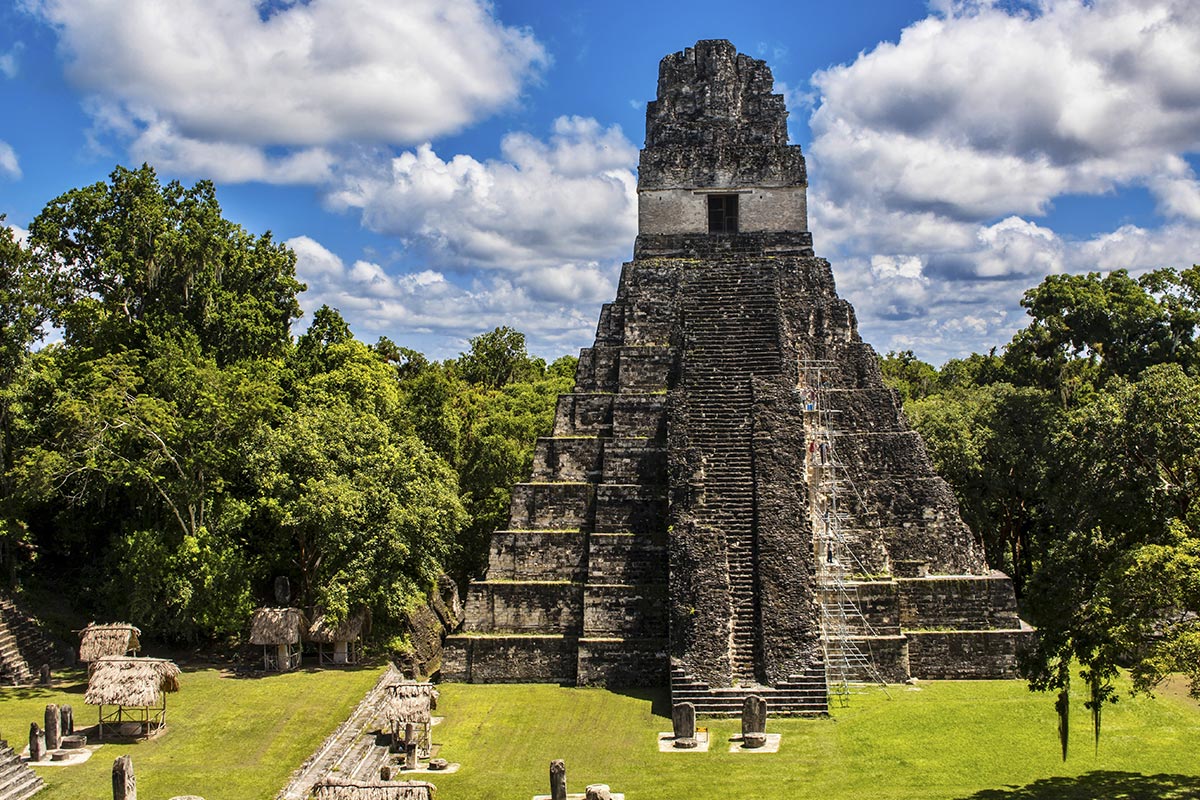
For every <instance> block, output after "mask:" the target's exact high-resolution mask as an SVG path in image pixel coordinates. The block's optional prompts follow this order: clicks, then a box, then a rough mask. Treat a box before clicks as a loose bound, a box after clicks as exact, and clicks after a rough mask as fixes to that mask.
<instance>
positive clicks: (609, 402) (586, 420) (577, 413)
mask: <svg viewBox="0 0 1200 800" xmlns="http://www.w3.org/2000/svg"><path fill="white" fill-rule="evenodd" d="M612 426H613V395H611V394H583V393H580V394H564V395H560V396H559V398H558V405H557V406H555V410H554V433H555V434H556V435H558V436H597V435H600V434H603V433H611V431H612Z"/></svg>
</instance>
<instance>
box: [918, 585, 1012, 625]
mask: <svg viewBox="0 0 1200 800" xmlns="http://www.w3.org/2000/svg"><path fill="white" fill-rule="evenodd" d="M897 583H898V587H899V600H900V614H901V620H900V621H901V625H902V626H903V627H904V628H905V631H906V632H908V631H910V630H912V629H921V628H928V629H938V628H941V629H946V628H950V629H955V630H982V629H987V628H1000V629H1005V630H1012V629H1016V628H1019V627H1020V626H1021V623H1020V620H1019V619H1018V617H1017V600H1016V595H1015V594H1014V593H1013V587H1012V579H1011V578H1009V577H1008V576H1007V575H1004V574H1003V573H999V572H993V573H992V574H990V575H970V576H959V577H939V576H932V577H926V578H909V579H900V580H899V581H898V582H897Z"/></svg>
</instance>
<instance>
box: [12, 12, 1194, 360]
mask: <svg viewBox="0 0 1200 800" xmlns="http://www.w3.org/2000/svg"><path fill="white" fill-rule="evenodd" d="M702 38H727V39H730V40H731V41H732V42H733V43H734V44H735V45H736V46H737V47H738V48H739V50H741V51H742V52H744V53H748V54H750V55H753V56H755V57H757V58H763V59H765V60H766V61H767V62H768V63H769V64H770V66H771V68H772V70H773V72H774V75H775V79H776V85H777V86H776V89H777V91H779V92H781V93H783V94H784V95H785V96H786V97H787V99H788V106H789V109H790V111H791V117H790V130H791V135H792V138H793V141H794V142H796V143H798V144H800V145H801V146H802V147H803V148H804V151H805V154H806V157H807V159H808V165H809V175H810V190H809V191H810V226H811V228H812V230H813V233H814V239H815V243H816V249H817V252H818V254H820V255H823V256H825V257H826V258H829V259H830V261H831V262H832V263H833V266H834V273H835V276H836V278H837V281H838V286H839V290H840V291H841V292H842V294H843V295H844V296H845V297H847V299H849V300H850V301H851V302H852V303H854V305H855V307H856V309H857V312H858V318H859V324H860V330H861V333H862V334H863V336H864V338H865V339H867V340H868V341H870V342H872V343H873V344H874V345H875V346H876V348H877V349H879V350H880V351H886V350H890V349H912V350H915V351H916V352H917V354H918V355H920V356H921V357H923V358H926V359H928V360H930V361H933V362H935V363H941V362H943V361H944V360H945V359H947V358H950V357H955V356H960V355H964V354H966V353H969V352H971V351H973V350H986V349H987V348H990V347H993V346H999V345H1002V344H1004V343H1005V342H1006V341H1007V340H1008V338H1009V337H1010V336H1011V334H1012V332H1013V331H1014V330H1015V329H1016V328H1017V327H1019V326H1020V325H1021V324H1022V320H1023V315H1022V312H1021V309H1020V308H1019V305H1018V303H1019V300H1020V297H1021V294H1022V292H1023V291H1024V290H1025V289H1027V288H1029V287H1030V286H1033V285H1035V284H1036V283H1038V282H1039V281H1040V280H1041V278H1042V277H1043V276H1044V275H1046V274H1048V273H1053V272H1083V271H1089V270H1093V269H1099V270H1102V271H1106V270H1110V269H1116V268H1121V267H1125V268H1129V269H1131V270H1133V271H1141V270H1145V269H1150V268H1154V267H1158V266H1172V267H1185V266H1188V265H1190V264H1192V263H1193V262H1194V261H1200V182H1198V181H1197V173H1196V171H1197V169H1198V163H1200V162H1198V160H1197V157H1198V155H1200V4H1197V3H1195V2H1193V0H1092V1H1091V2H1086V3H1085V2H1079V0H1046V1H1045V2H985V1H983V0H980V1H975V0H968V1H967V2H961V1H960V0H937V1H936V2H931V3H923V2H905V1H904V0H842V2H838V3H809V2H796V0H792V2H755V3H749V2H748V3H741V4H737V5H736V6H734V5H732V4H730V3H728V2H703V1H697V0H692V1H691V2H655V3H646V2H641V3H634V2H626V0H610V1H609V2H604V3H592V2H586V3H552V2H534V1H533V0H520V1H517V0H498V1H497V2H494V3H491V4H488V3H484V2H480V1H479V0H403V1H401V0H309V1H308V2H299V1H297V0H271V2H255V0H171V1H170V2H167V0H16V2H15V3H10V4H7V5H0V104H2V107H3V108H5V109H6V110H7V113H5V114H4V115H3V116H2V117H0V213H4V214H7V218H8V219H7V222H8V224H10V225H14V226H16V227H17V228H21V229H23V228H25V227H26V226H28V224H29V221H30V220H31V219H32V218H33V217H34V216H35V215H36V214H37V213H38V211H39V210H40V209H41V208H42V206H43V205H44V204H45V203H46V202H47V201H49V200H51V199H52V198H54V197H55V196H57V195H58V194H60V193H62V192H64V191H67V190H68V189H70V188H72V187H75V186H80V185H85V184H88V183H92V182H95V181H98V180H103V179H104V178H105V177H106V176H107V175H108V173H109V172H110V171H111V170H112V168H113V166H114V165H116V164H118V163H120V164H127V165H136V164H140V163H141V162H143V161H147V162H149V163H151V164H153V165H154V166H155V167H156V169H157V170H158V172H159V174H160V176H162V177H163V178H179V179H181V180H183V181H185V182H193V181H195V180H197V179H200V178H210V179H212V180H214V181H215V182H216V184H217V186H218V196H219V198H220V199H221V202H222V205H223V207H224V209H225V212H226V215H227V216H228V217H230V218H231V219H234V220H235V221H237V222H239V223H241V224H242V225H244V226H245V227H247V228H248V229H250V230H251V231H254V232H261V231H263V230H267V229H270V230H272V231H273V232H274V233H275V235H276V236H277V237H278V238H280V239H283V240H286V241H288V242H289V243H290V244H291V246H292V247H293V248H294V249H295V250H296V252H297V255H298V272H299V273H300V276H301V278H302V279H303V280H305V282H306V283H307V284H308V285H309V287H310V288H309V290H308V291H307V292H306V293H305V294H304V296H302V298H301V302H302V305H303V306H304V308H305V309H306V311H307V312H309V313H311V311H312V310H314V309H315V308H316V307H318V306H319V305H320V304H321V303H329V304H330V305H332V306H335V307H337V308H339V309H340V310H341V311H342V313H343V314H344V315H345V316H346V318H347V319H348V320H349V321H350V323H351V325H352V327H353V328H354V330H355V332H356V333H357V334H358V335H359V336H360V337H361V338H363V339H365V340H368V341H373V340H374V339H375V338H377V337H378V336H380V335H387V336H389V337H390V338H392V339H393V340H395V341H397V342H399V343H401V344H404V345H406V346H410V347H415V348H417V349H420V350H423V351H425V352H427V353H429V354H430V355H433V356H435V357H447V356H453V355H455V354H456V353H458V352H459V351H460V350H462V349H464V348H465V346H466V340H467V339H468V338H469V337H470V336H473V335H476V334H478V333H481V332H483V331H486V330H489V329H491V328H492V327H494V326H496V325H502V324H507V325H512V326H514V327H517V328H518V329H520V330H522V331H524V332H525V333H526V334H527V335H528V337H529V341H530V346H531V349H532V350H533V351H534V352H536V353H538V354H540V355H543V356H546V357H547V358H553V357H556V356H558V355H561V354H563V353H568V352H575V351H576V350H577V349H578V348H579V347H582V346H587V345H588V344H590V342H591V339H592V336H593V334H594V330H595V321H596V317H597V314H598V311H599V306H600V304H601V303H603V302H605V301H607V300H610V299H611V298H612V297H613V295H614V294H615V290H616V280H617V277H618V275H619V271H620V264H621V263H622V262H623V261H625V260H628V259H629V258H630V257H631V255H632V245H633V236H634V231H635V229H636V216H635V202H634V200H635V195H634V187H635V185H636V160H637V150H638V148H639V147H640V146H641V143H642V139H643V134H644V129H643V126H644V103H645V102H646V101H647V100H650V99H653V97H654V93H655V86H656V80H657V65H658V61H659V59H660V58H662V56H664V55H666V54H667V53H671V52H675V51H677V50H681V49H683V48H684V47H687V46H690V45H691V44H693V43H694V42H695V41H696V40H698V39H702ZM306 318H307V317H306ZM305 324H306V319H304V320H301V322H300V325H299V327H301V328H302V327H303V326H304V325H305Z"/></svg>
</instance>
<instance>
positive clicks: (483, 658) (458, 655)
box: [442, 634, 579, 685]
mask: <svg viewBox="0 0 1200 800" xmlns="http://www.w3.org/2000/svg"><path fill="white" fill-rule="evenodd" d="M578 651H579V642H578V640H577V639H575V638H574V637H570V636H500V635H498V636H468V635H461V634H460V635H455V636H449V637H447V638H446V643H445V646H444V647H443V651H442V653H443V655H442V680H446V681H461V682H463V683H563V684H569V685H573V684H574V683H575V674H576V673H575V670H576V660H577V653H578Z"/></svg>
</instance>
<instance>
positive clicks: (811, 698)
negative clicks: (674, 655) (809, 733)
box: [671, 664, 829, 717]
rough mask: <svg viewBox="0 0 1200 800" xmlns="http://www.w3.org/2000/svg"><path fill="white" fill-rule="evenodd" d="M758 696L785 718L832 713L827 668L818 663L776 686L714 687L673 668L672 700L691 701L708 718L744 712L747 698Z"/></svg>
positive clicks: (732, 715) (773, 712)
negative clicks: (826, 680)
mask: <svg viewBox="0 0 1200 800" xmlns="http://www.w3.org/2000/svg"><path fill="white" fill-rule="evenodd" d="M751 695H758V696H759V697H762V698H763V699H765V700H766V701H767V713H768V714H771V715H774V716H783V717H813V716H821V715H823V714H827V713H829V699H828V693H827V691H826V684H825V667H824V665H822V664H815V665H813V666H812V667H810V668H809V669H808V670H807V671H806V672H805V673H804V674H801V675H790V676H788V679H787V680H786V681H780V682H779V683H777V684H776V685H775V686H759V685H743V686H734V687H718V688H716V689H713V688H711V687H710V686H709V685H708V684H707V683H704V682H703V681H697V680H695V679H692V678H689V677H688V676H687V674H686V673H685V672H684V671H683V670H682V669H679V668H678V667H676V668H673V669H672V670H671V702H672V703H683V702H688V703H691V704H692V705H694V706H695V707H696V713H697V714H702V715H704V716H708V717H736V716H738V715H740V714H741V713H742V704H743V703H744V702H745V700H746V698H747V697H750V696H751Z"/></svg>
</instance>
